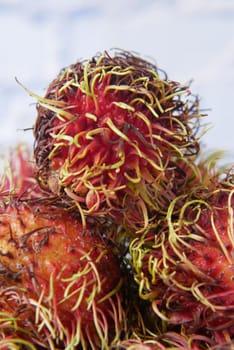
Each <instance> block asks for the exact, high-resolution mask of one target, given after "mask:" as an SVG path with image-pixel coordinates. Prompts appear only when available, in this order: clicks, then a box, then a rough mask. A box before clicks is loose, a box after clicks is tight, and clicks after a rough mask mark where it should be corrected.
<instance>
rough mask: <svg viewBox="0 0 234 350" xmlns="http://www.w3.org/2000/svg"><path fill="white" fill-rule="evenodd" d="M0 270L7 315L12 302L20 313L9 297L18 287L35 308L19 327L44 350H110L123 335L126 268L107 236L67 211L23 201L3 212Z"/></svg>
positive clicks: (1, 304)
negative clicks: (51, 349)
mask: <svg viewBox="0 0 234 350" xmlns="http://www.w3.org/2000/svg"><path fill="white" fill-rule="evenodd" d="M0 266H1V275H0V281H1V287H0V292H1V293H0V295H1V297H0V307H2V311H4V310H5V308H4V305H5V304H6V303H7V305H8V307H9V304H11V303H13V305H12V308H14V307H15V308H16V304H14V302H13V301H11V302H10V301H8V302H6V298H5V297H4V295H5V293H6V290H7V289H9V288H17V289H18V294H19V295H20V297H19V300H21V303H22V305H24V307H25V305H26V306H27V307H26V309H27V308H28V309H29V315H27V314H25V313H23V314H22V317H21V318H20V322H19V324H20V326H21V327H27V329H29V330H31V331H32V332H33V334H34V336H33V337H34V338H36V339H37V341H38V343H42V344H43V346H45V347H46V346H48V344H49V343H47V340H48V339H49V340H50V341H51V342H55V343H56V342H61V344H64V346H65V345H67V346H68V345H69V344H73V343H74V344H77V345H79V344H83V345H84V344H89V342H91V344H93V345H92V346H93V348H95V349H96V348H97V349H98V348H99V347H100V348H101V347H102V346H103V347H104V348H105V346H106V347H107V345H106V344H108V342H109V341H111V339H112V338H113V337H114V336H115V332H116V331H117V329H118V327H119V328H121V320H122V316H123V314H122V311H121V309H120V310H119V311H118V312H119V313H118V312H117V309H116V308H117V306H115V305H117V303H118V302H120V300H121V297H120V294H119V286H120V282H121V278H122V277H121V271H120V268H119V263H118V261H117V259H116V258H115V256H114V255H113V254H112V252H111V251H110V249H109V248H107V247H106V245H105V244H104V242H103V240H102V238H101V237H100V236H97V235H93V234H92V232H91V231H89V230H88V229H86V230H85V231H84V230H83V228H82V225H81V223H80V221H79V220H77V219H75V218H74V217H72V216H71V215H69V214H68V213H67V212H66V211H64V210H61V209H59V208H52V207H48V206H46V205H43V204H42V203H41V204H32V203H30V204H29V203H27V202H17V201H15V202H14V203H11V204H10V205H8V206H7V207H6V208H4V210H3V209H1V213H0ZM23 300H24V301H23ZM25 300H26V302H25ZM45 310H48V315H50V316H48V315H47V313H46V311H45ZM7 311H8V312H9V310H7ZM46 315H47V316H46ZM16 316H17V315H16ZM27 316H28V318H27ZM46 317H47V318H48V319H47V321H45V320H46ZM46 322H48V323H49V324H50V327H49V326H48V325H47V323H46ZM0 328H1V327H0ZM39 328H40V331H38V329H39ZM35 329H37V331H35ZM52 330H53V331H52ZM37 332H38V333H39V335H38V334H37ZM100 334H101V336H100ZM47 338H48V339H47ZM46 344H47V345H46Z"/></svg>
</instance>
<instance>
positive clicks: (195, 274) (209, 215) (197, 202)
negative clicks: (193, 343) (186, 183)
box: [130, 176, 234, 344]
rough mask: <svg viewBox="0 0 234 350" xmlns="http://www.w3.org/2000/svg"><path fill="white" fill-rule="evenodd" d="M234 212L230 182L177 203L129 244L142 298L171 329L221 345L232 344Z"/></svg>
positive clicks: (193, 193)
mask: <svg viewBox="0 0 234 350" xmlns="http://www.w3.org/2000/svg"><path fill="white" fill-rule="evenodd" d="M233 208H234V186H233V182H232V181H231V176H230V177H229V178H227V179H226V180H223V181H222V182H220V183H219V185H218V184H216V189H215V190H212V191H209V188H204V187H202V188H200V190H199V188H198V187H197V188H196V189H195V188H194V191H193V192H192V193H190V194H187V196H185V195H182V196H179V197H178V198H176V199H174V200H173V201H172V202H171V205H170V206H169V208H168V213H167V216H166V218H165V219H163V218H162V219H161V221H158V223H157V225H156V226H155V230H152V231H148V232H146V233H145V234H144V235H142V237H140V238H136V239H135V240H134V241H133V242H132V243H131V246H130V253H131V256H132V266H133V270H134V275H135V277H134V278H135V281H136V282H137V284H138V285H139V294H140V297H141V298H142V299H146V300H150V301H151V302H152V307H153V310H154V312H155V313H156V314H157V316H158V317H159V318H161V320H162V321H163V322H165V324H166V325H167V326H166V327H169V328H168V329H171V328H170V327H171V326H172V327H173V326H184V327H185V329H186V332H187V333H188V334H193V333H196V332H198V331H199V330H202V332H203V334H205V335H209V336H210V337H211V338H212V339H215V341H216V342H217V344H222V343H225V342H228V341H232V340H233V339H234V259H233V256H234V255H233V252H234V212H233ZM172 329H173V328H172Z"/></svg>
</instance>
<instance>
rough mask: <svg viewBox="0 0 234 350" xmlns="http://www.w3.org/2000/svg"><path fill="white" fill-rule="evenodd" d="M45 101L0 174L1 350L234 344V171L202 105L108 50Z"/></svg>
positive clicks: (197, 349) (54, 87)
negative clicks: (209, 143)
mask: <svg viewBox="0 0 234 350" xmlns="http://www.w3.org/2000/svg"><path fill="white" fill-rule="evenodd" d="M25 89H26V90H27V92H28V93H29V94H30V95H31V96H33V97H34V98H35V99H36V100H37V116H36V120H35V123H34V139H35V142H34V148H33V150H32V152H31V150H29V149H28V147H27V146H25V145H22V144H20V145H17V146H16V147H15V148H14V149H13V150H12V152H11V153H10V155H9V157H8V158H9V160H8V163H7V166H6V168H5V170H4V171H3V173H2V176H1V179H0V349H1V350H8V349H10V350H11V349H12V350H26V349H30V350H36V349H39V350H43V349H51V350H58V349H64V350H76V349H77V350H79V349H85V350H108V349H110V350H111V349H112V350H135V349H136V350H151V349H153V350H164V349H170V350H176V349H178V350H179V349H180V350H187V349H188V350H189V349H191V350H206V349H213V350H221V349H223V350H225V349H226V350H231V349H234V213H233V208H234V173H233V166H231V165H230V166H227V167H225V168H224V167H221V166H219V164H218V157H217V154H214V155H211V156H209V157H208V156H207V157H206V156H205V155H204V154H203V152H202V151H203V149H202V147H201V137H202V135H203V133H204V127H203V125H204V124H203V122H202V119H203V118H204V117H205V115H204V114H203V113H202V111H201V110H200V107H199V106H200V103H199V98H198V97H197V96H196V95H193V94H192V93H191V92H190V87H189V86H186V85H182V84H180V83H178V82H175V81H171V80H170V79H169V78H168V77H167V75H166V73H165V72H163V71H161V70H160V69H159V68H158V67H157V66H156V65H155V64H154V63H152V62H148V61H146V60H144V59H143V58H141V57H139V56H138V55H136V54H133V53H130V52H127V51H121V50H116V51H113V52H112V51H110V52H104V53H103V54H98V55H96V56H95V57H93V58H91V59H89V60H86V61H79V62H77V63H75V64H73V65H70V66H69V67H67V68H65V69H63V70H62V71H61V72H60V73H59V75H58V77H57V78H56V79H55V80H53V81H52V82H51V84H50V85H49V87H48V89H47V91H46V94H45V96H44V97H40V96H38V95H36V94H34V93H32V92H31V91H29V90H28V89H27V88H25Z"/></svg>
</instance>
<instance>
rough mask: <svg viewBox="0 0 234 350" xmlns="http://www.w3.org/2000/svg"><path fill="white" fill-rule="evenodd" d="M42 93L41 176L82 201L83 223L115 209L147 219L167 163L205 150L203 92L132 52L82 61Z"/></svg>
mask: <svg viewBox="0 0 234 350" xmlns="http://www.w3.org/2000/svg"><path fill="white" fill-rule="evenodd" d="M33 95H34V94H33ZM34 96H35V95H34ZM36 98H37V100H38V115H37V120H36V124H35V160H36V167H37V176H38V179H39V182H40V184H41V186H42V187H43V188H44V189H46V190H49V191H52V192H53V193H56V194H59V196H60V197H62V196H63V197H65V198H67V200H68V199H71V200H72V202H73V203H74V202H75V203H76V205H77V206H78V208H79V210H80V213H81V216H82V218H83V222H84V221H85V216H86V215H91V214H92V215H93V214H94V215H100V214H105V215H106V214H107V213H111V215H114V216H115V217H116V218H118V217H120V222H121V223H122V222H124V220H127V221H128V223H129V226H130V225H132V226H133V227H134V225H135V226H136V227H137V226H139V227H140V228H142V227H144V226H147V224H148V216H150V215H149V213H148V212H150V211H151V210H152V211H154V210H156V211H157V210H158V208H157V207H156V208H155V203H156V202H157V195H158V193H160V190H161V185H160V181H162V182H163V183H167V182H168V181H170V179H169V178H166V169H169V168H171V167H174V161H175V159H176V158H183V157H187V156H191V155H195V154H197V153H198V150H199V143H198V140H197V134H196V133H197V128H198V124H199V118H200V115H199V111H198V99H197V97H194V96H192V95H191V93H190V91H189V89H188V87H187V86H184V85H181V84H179V83H177V82H175V81H170V80H169V79H168V78H167V76H166V74H164V73H162V72H161V71H160V70H159V69H158V68H157V67H156V66H155V65H154V64H152V63H150V62H147V61H145V60H144V59H142V58H140V57H138V56H136V55H133V54H131V53H129V52H125V51H119V52H117V53H115V54H114V55H113V56H112V55H111V54H109V53H107V52H105V53H104V54H101V55H98V56H96V57H93V58H92V59H90V60H88V61H86V62H77V63H76V64H73V65H71V66H69V67H68V68H65V69H64V70H62V71H61V73H60V74H59V76H58V77H57V78H56V79H55V80H54V81H53V82H52V83H51V84H50V86H49V88H48V90H47V92H46V95H45V97H44V98H40V97H38V96H36ZM168 175H169V176H170V174H168ZM148 185H149V186H148ZM147 186H148V187H147ZM162 187H163V186H162ZM162 189H164V188H162ZM68 202H69V201H68ZM70 203H71V201H70ZM69 205H71V204H69ZM126 208H128V213H127V214H126V210H125V209H126ZM134 212H135V213H137V215H136V216H137V218H135V219H134ZM132 213H133V215H132V218H131V220H128V216H129V214H132ZM134 220H135V222H134Z"/></svg>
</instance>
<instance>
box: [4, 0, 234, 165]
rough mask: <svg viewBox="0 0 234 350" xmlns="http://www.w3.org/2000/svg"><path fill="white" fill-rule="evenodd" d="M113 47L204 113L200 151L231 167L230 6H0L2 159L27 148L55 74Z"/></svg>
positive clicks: (204, 1) (134, 1) (85, 0)
mask: <svg viewBox="0 0 234 350" xmlns="http://www.w3.org/2000/svg"><path fill="white" fill-rule="evenodd" d="M112 47H118V48H123V49H126V50H133V51H136V52H138V53H139V54H141V55H142V56H143V57H145V58H148V57H152V58H153V59H154V60H155V61H156V63H157V65H158V66H159V67H160V68H162V69H164V70H165V71H166V72H167V73H168V75H169V78H170V79H173V80H176V81H180V82H181V83H186V82H188V81H190V80H193V83H192V85H191V90H192V92H193V93H195V94H198V95H199V96H200V98H201V107H203V108H207V109H210V110H209V111H208V117H207V118H206V121H207V122H208V123H211V124H212V129H211V130H210V131H209V132H208V133H207V134H206V136H205V137H204V138H203V143H204V146H203V147H204V148H205V149H208V150H217V149H223V150H226V152H227V154H226V156H225V161H227V162H233V160H234V141H233V140H234V135H233V134H232V133H233V132H234V0H118V1H117V0H116V1H111V0H40V1H33V0H0V153H4V152H5V150H6V149H8V148H9V146H12V145H13V146H14V145H15V144H16V143H17V142H18V141H25V142H27V143H28V144H29V145H30V146H31V145H32V144H33V134H32V131H30V130H29V131H22V129H26V128H30V127H32V126H33V124H34V121H35V117H36V110H35V101H34V99H33V98H32V97H30V96H28V95H27V93H26V92H25V91H24V90H23V89H22V88H21V87H20V86H19V85H18V84H17V83H16V81H15V77H17V78H18V79H19V81H21V82H22V83H23V84H24V85H25V86H27V87H28V88H29V89H30V90H32V91H34V92H35V93H37V94H40V95H44V93H45V90H46V88H47V86H48V84H49V82H50V81H51V80H52V79H54V78H55V77H56V75H57V74H58V72H59V71H60V69H61V68H62V67H64V66H67V65H69V64H71V63H74V62H75V61H77V60H78V59H83V58H89V57H90V56H93V55H95V54H96V53H97V52H99V51H103V50H108V49H110V48H112Z"/></svg>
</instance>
